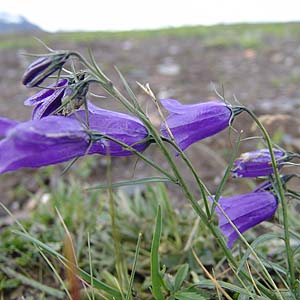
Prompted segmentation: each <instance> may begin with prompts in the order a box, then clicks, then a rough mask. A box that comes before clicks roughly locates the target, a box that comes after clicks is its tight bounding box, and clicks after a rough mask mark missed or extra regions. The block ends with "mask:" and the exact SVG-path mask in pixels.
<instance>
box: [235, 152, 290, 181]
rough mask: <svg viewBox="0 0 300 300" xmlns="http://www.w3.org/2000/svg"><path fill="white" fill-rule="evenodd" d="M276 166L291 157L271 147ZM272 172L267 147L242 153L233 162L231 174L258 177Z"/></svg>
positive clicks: (279, 165)
mask: <svg viewBox="0 0 300 300" xmlns="http://www.w3.org/2000/svg"><path fill="white" fill-rule="evenodd" d="M273 152H274V156H275V160H276V163H277V167H278V168H279V169H280V168H281V167H282V163H283V162H286V161H287V160H289V159H290V158H291V157H290V156H288V155H287V153H286V152H284V151H281V150H279V149H273ZM273 173H274V170H273V166H272V162H271V155H270V151H269V149H260V150H255V151H251V152H246V153H243V154H242V155H241V156H240V157H239V158H238V159H236V160H235V162H234V164H233V169H232V174H233V176H234V177H259V176H268V175H271V174H273Z"/></svg>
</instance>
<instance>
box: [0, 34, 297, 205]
mask: <svg viewBox="0 0 300 300" xmlns="http://www.w3.org/2000/svg"><path fill="white" fill-rule="evenodd" d="M28 39H32V44H33V46H32V47H31V48H27V49H0V69H1V72H0V91H1V93H0V115H1V116H5V117H9V118H14V119H17V120H27V119H29V118H30V115H31V109H30V108H28V107H25V106H24V105H23V102H24V100H25V99H26V98H27V97H28V96H29V95H31V94H33V93H34V92H36V90H35V89H34V90H32V89H27V88H25V87H24V86H22V84H21V77H22V74H23V72H24V70H25V68H26V66H27V65H28V63H30V61H31V58H30V57H26V56H24V55H22V52H33V53H44V52H45V51H44V49H43V48H42V46H39V45H38V44H37V43H36V42H35V40H34V39H33V37H31V36H28ZM49 46H50V47H52V48H54V49H57V50H58V49H69V50H77V51H80V52H82V53H83V54H85V55H87V53H88V51H87V49H88V48H89V49H91V51H92V53H93V55H94V56H95V59H96V61H97V62H98V63H99V65H100V67H101V68H102V70H103V71H104V72H105V73H106V74H107V75H108V77H110V79H111V80H112V81H113V82H115V83H116V84H117V85H119V86H120V89H121V90H122V87H121V82H120V80H119V78H118V75H117V73H116V72H115V70H114V66H115V65H116V66H117V67H118V68H119V69H120V70H121V72H122V73H123V75H124V76H125V77H126V79H127V81H128V82H129V83H130V84H131V85H132V87H133V89H134V91H135V92H136V95H137V97H138V98H139V99H140V101H141V103H143V105H144V106H145V107H146V106H147V105H148V102H149V101H150V100H149V99H148V98H147V96H146V95H145V94H144V93H143V92H142V91H141V89H139V88H138V87H137V85H136V81H138V82H140V83H143V84H144V83H147V82H148V83H150V85H151V87H152V89H153V91H154V92H155V93H156V95H157V97H158V98H175V99H178V100H180V101H182V102H185V103H195V102H200V101H207V100H211V99H215V98H218V96H217V95H216V92H215V89H217V90H218V91H219V92H220V93H222V91H224V95H225V97H226V99H227V100H228V101H230V102H232V103H234V101H235V100H234V99H235V98H236V99H238V101H239V102H241V103H242V104H244V105H246V106H248V107H250V108H251V109H253V110H254V111H255V113H256V114H257V115H258V116H262V115H272V118H270V117H266V116H265V117H264V122H265V125H266V127H267V129H268V130H269V131H270V134H271V135H273V136H275V138H276V139H278V142H279V143H280V145H281V146H284V147H287V148H288V149H289V150H293V151H299V150H300V142H299V135H300V126H299V120H298V119H299V110H300V88H299V86H300V63H299V62H300V37H299V38H297V39H296V38H295V37H293V35H287V36H280V37H278V38H275V37H272V39H270V38H266V40H265V41H264V43H263V45H261V46H259V47H254V48H245V47H239V46H236V45H232V46H230V45H224V46H222V45H217V46H209V45H206V44H205V43H203V40H202V39H201V37H196V36H195V37H193V36H189V37H175V36H157V37H147V38H126V39H122V38H120V39H111V40H108V39H103V40H101V39H99V40H94V41H93V42H88V43H85V42H79V43H72V42H71V41H62V40H60V41H58V42H53V43H52V44H51V43H50V45H49ZM96 91H97V92H99V93H101V91H98V90H96ZM92 98H93V97H92ZM93 101H94V103H97V104H98V105H100V106H103V107H105V108H110V109H118V110H119V109H120V110H121V109H122V108H121V107H119V106H118V105H117V104H116V102H115V101H114V100H112V99H110V98H107V99H97V98H93ZM149 114H153V115H152V117H153V120H154V122H155V121H157V120H156V115H155V113H154V112H153V111H152V110H151V105H149ZM233 126H234V127H235V128H236V129H237V130H240V129H243V130H244V131H245V134H244V136H245V137H246V136H248V135H250V134H251V135H257V134H259V133H258V131H256V130H254V129H253V128H252V129H251V126H252V121H251V120H250V118H249V117H247V116H246V115H244V114H242V115H240V116H238V118H237V120H236V121H235V122H234V123H233ZM234 135H235V134H234V132H232V134H230V135H229V133H228V131H224V132H222V133H220V134H219V135H217V136H214V137H211V138H208V139H206V140H203V141H201V142H198V143H197V144H195V145H193V146H191V147H190V148H189V149H188V150H187V153H188V155H189V157H190V158H191V160H192V161H193V163H194V165H195V168H196V170H197V171H198V172H199V175H200V176H201V178H202V179H203V180H204V182H205V183H207V185H208V187H209V188H210V189H212V192H213V191H214V190H215V189H216V186H217V184H218V183H219V182H220V178H221V176H222V174H223V172H224V169H225V167H226V163H227V162H228V161H229V158H230V154H231V153H232V149H233V146H232V145H231V143H230V139H232V137H234ZM256 144H257V141H245V142H243V143H242V147H241V150H253V149H254V148H255V147H256ZM0 155H1V153H0ZM149 155H150V156H152V157H154V158H155V159H157V160H158V161H160V163H161V165H163V166H164V165H165V162H164V160H163V159H162V158H160V156H159V154H157V150H156V149H155V147H154V146H152V147H151V148H150V149H149ZM135 161H136V160H135V159H134V158H124V159H118V160H113V173H112V176H113V180H118V179H126V178H127V179H128V178H130V177H131V176H132V173H133V169H134V167H133V163H134V162H135ZM179 164H180V162H179ZM104 165H105V161H104V159H103V158H99V160H98V162H97V165H96V166H94V167H93V172H94V173H93V180H95V179H97V180H98V181H101V179H103V180H105V166H104ZM183 172H186V171H185V170H184V169H183ZM134 173H135V175H136V177H139V176H144V175H149V174H153V170H151V169H149V168H146V166H144V164H143V163H141V162H139V163H138V164H137V166H136V168H135V171H134ZM33 174H36V170H22V171H18V172H15V173H11V174H7V175H2V176H1V180H0V190H1V195H0V201H1V202H3V203H4V204H5V205H7V206H8V207H9V208H10V209H13V210H14V209H16V210H18V209H20V207H21V206H22V203H24V202H26V200H27V199H28V197H29V196H28V195H29V194H30V193H31V192H32V193H34V192H35V191H36V190H38V189H39V183H38V182H37V180H36V178H35V177H34V176H33ZM184 174H185V173H184ZM186 176H187V178H188V180H192V179H191V178H190V177H189V175H188V172H187V173H186ZM43 180H44V182H46V183H47V180H48V181H49V178H48V179H47V178H45V179H43ZM230 184H231V185H229V187H230V186H231V188H232V189H235V190H245V187H246V186H247V185H248V183H247V182H246V181H240V183H239V184H238V185H237V184H236V181H235V182H233V181H232V182H231V181H230ZM170 189H171V190H172V189H173V188H172V187H170ZM173 190H174V194H176V189H173ZM18 191H19V192H18ZM28 192H29V194H28Z"/></svg>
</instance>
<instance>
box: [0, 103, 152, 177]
mask: <svg viewBox="0 0 300 300" xmlns="http://www.w3.org/2000/svg"><path fill="white" fill-rule="evenodd" d="M89 110H90V111H89V129H87V128H86V126H85V124H84V120H85V113H86V112H85V111H83V110H81V111H77V112H75V113H74V114H72V115H70V116H68V117H63V116H48V117H45V118H42V119H37V120H31V121H27V122H20V123H16V122H14V121H11V123H9V122H8V121H7V122H3V124H4V126H5V127H4V128H6V129H3V130H1V131H3V134H4V135H5V138H4V139H2V140H1V141H0V174H2V173H6V172H9V171H14V170H18V169H21V168H26V167H30V168H37V167H41V166H47V165H51V164H57V163H61V162H64V161H68V160H70V159H72V158H75V157H79V156H83V155H85V154H102V155H111V156H128V155H131V154H132V152H130V151H129V150H128V149H124V148H123V147H122V146H120V145H119V144H118V143H117V142H114V141H110V140H109V139H108V138H105V137H103V138H101V137H99V136H101V135H106V136H109V137H112V138H114V139H116V140H118V141H121V142H123V143H125V144H126V145H129V146H131V147H133V148H134V149H136V150H137V151H143V150H144V149H146V147H147V146H148V145H149V142H148V141H147V140H146V138H147V137H148V131H147V129H146V128H145V127H144V125H143V124H142V123H141V122H140V121H139V120H138V119H136V118H135V117H132V116H129V115H126V114H122V113H117V112H113V111H108V110H104V109H100V108H97V107H96V106H94V105H92V104H89ZM1 124H2V123H1V122H0V125H1ZM5 124H6V125H5ZM92 132H94V133H96V134H97V135H98V138H97V139H94V138H93V133H92Z"/></svg>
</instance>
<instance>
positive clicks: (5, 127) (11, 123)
mask: <svg viewBox="0 0 300 300" xmlns="http://www.w3.org/2000/svg"><path fill="white" fill-rule="evenodd" d="M18 123H19V122H17V121H15V120H10V119H7V118H2V117H0V137H4V136H6V135H7V133H8V131H9V130H10V129H12V128H14V127H15V126H16V125H17V124H18Z"/></svg>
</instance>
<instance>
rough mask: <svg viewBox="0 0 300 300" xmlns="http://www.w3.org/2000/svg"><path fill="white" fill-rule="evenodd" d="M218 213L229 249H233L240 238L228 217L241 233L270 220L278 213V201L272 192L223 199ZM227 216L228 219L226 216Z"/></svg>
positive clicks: (220, 201) (220, 225)
mask: <svg viewBox="0 0 300 300" xmlns="http://www.w3.org/2000/svg"><path fill="white" fill-rule="evenodd" d="M218 204H219V205H220V207H221V208H222V210H223V211H224V213H223V212H222V210H221V209H219V208H218V207H217V208H216V212H217V214H218V216H219V227H220V229H221V231H222V232H223V234H224V235H225V236H226V237H227V240H228V243H227V245H228V247H229V248H231V247H232V245H233V243H234V241H235V240H236V239H237V238H238V237H239V235H238V233H237V232H236V231H235V229H234V228H233V227H232V226H231V224H230V223H229V222H228V219H227V217H228V218H229V219H230V220H231V221H232V222H233V224H234V225H235V226H236V227H237V229H238V230H239V232H240V233H243V232H245V231H246V230H248V229H250V228H252V227H254V226H255V225H257V224H259V223H261V222H263V221H265V220H268V219H270V218H271V217H272V216H273V215H274V214H275V212H276V209H277V207H278V201H277V199H276V197H275V196H274V195H273V194H272V193H270V192H254V193H249V194H243V195H238V196H234V197H221V198H220V200H219V202H218ZM225 215H227V217H226V216H225Z"/></svg>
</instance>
